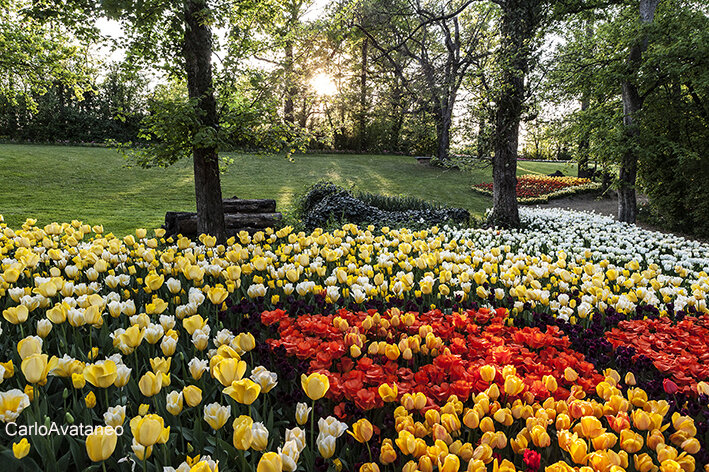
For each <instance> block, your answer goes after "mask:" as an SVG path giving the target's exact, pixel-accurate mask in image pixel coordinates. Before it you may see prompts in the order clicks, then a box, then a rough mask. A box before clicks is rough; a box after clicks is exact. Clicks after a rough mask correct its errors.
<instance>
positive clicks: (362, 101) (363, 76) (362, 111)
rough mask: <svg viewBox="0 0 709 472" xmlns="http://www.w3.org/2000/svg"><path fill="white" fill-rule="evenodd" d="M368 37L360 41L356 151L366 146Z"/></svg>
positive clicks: (360, 150)
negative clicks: (360, 62)
mask: <svg viewBox="0 0 709 472" xmlns="http://www.w3.org/2000/svg"><path fill="white" fill-rule="evenodd" d="M368 46H369V38H364V40H363V41H362V66H361V70H360V72H359V116H358V121H359V123H358V125H357V128H358V130H357V152H362V150H364V149H365V148H366V146H367V49H368Z"/></svg>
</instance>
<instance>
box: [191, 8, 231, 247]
mask: <svg viewBox="0 0 709 472" xmlns="http://www.w3.org/2000/svg"><path fill="white" fill-rule="evenodd" d="M209 21H210V11H209V8H208V7H207V3H206V0H186V2H185V13H184V23H185V34H184V44H183V46H182V47H183V55H184V59H185V69H186V72H187V90H188V91H189V98H190V100H192V101H194V102H195V112H196V117H197V126H199V128H200V130H199V132H198V136H199V139H195V141H194V142H193V144H192V158H193V161H194V186H195V197H196V203H197V231H198V232H200V233H205V234H211V235H212V236H215V237H216V238H217V240H218V241H225V240H226V230H225V225H224V209H223V207H222V186H221V181H220V178H219V155H218V153H217V140H216V137H215V135H216V133H217V126H218V120H217V102H216V99H215V98H214V83H213V82H212V33H211V30H210V27H209Z"/></svg>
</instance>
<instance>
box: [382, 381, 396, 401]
mask: <svg viewBox="0 0 709 472" xmlns="http://www.w3.org/2000/svg"><path fill="white" fill-rule="evenodd" d="M378 392H379V396H380V397H381V398H382V400H383V401H385V402H395V401H396V397H397V395H398V394H399V389H398V388H397V386H396V384H391V386H389V384H381V385H380V386H379V389H378Z"/></svg>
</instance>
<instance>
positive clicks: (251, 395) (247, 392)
mask: <svg viewBox="0 0 709 472" xmlns="http://www.w3.org/2000/svg"><path fill="white" fill-rule="evenodd" d="M224 393H226V394H227V395H229V396H230V397H231V398H233V399H234V400H236V401H237V402H239V403H241V404H243V405H251V404H252V403H253V402H254V401H256V399H257V398H258V396H259V394H260V393H261V386H260V385H259V384H257V383H256V382H254V381H253V380H251V379H242V380H235V381H234V382H232V384H231V385H230V386H228V387H227V388H225V389H224Z"/></svg>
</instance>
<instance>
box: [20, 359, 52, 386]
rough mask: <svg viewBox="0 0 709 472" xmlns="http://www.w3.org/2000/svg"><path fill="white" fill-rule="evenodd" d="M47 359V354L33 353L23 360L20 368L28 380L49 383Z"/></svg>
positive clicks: (40, 383) (35, 382) (36, 382)
mask: <svg viewBox="0 0 709 472" xmlns="http://www.w3.org/2000/svg"><path fill="white" fill-rule="evenodd" d="M47 359H48V356H47V355H46V354H32V355H31V356H29V357H27V358H26V359H24V360H23V361H22V364H21V365H20V369H21V370H22V373H23V374H24V376H25V380H27V382H29V383H31V384H39V385H44V384H46V383H47V375H48V374H49V369H48V365H47Z"/></svg>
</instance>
